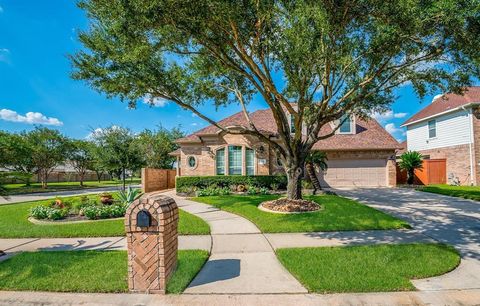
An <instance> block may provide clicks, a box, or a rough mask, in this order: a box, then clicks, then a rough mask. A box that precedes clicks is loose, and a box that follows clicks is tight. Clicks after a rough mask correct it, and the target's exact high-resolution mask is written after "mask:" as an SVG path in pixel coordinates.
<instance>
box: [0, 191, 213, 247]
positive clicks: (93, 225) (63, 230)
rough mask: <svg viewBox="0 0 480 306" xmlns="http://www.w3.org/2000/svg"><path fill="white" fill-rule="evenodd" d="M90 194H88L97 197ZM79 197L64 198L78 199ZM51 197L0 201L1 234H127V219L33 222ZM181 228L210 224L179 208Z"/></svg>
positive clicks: (193, 231) (199, 230)
mask: <svg viewBox="0 0 480 306" xmlns="http://www.w3.org/2000/svg"><path fill="white" fill-rule="evenodd" d="M94 196H96V195H93V196H89V197H94ZM75 198H77V199H78V198H79V197H69V198H64V199H70V200H75ZM51 201H52V199H50V200H43V201H34V202H25V203H17V204H8V205H0V238H47V237H48V238H55V237H56V238H61V237H109V236H125V229H124V220H123V219H117V220H108V219H107V220H98V221H91V222H85V223H71V224H65V223H59V224H48V225H45V224H42V225H38V224H33V223H31V222H30V221H28V216H29V212H30V208H31V207H34V206H38V205H41V204H46V203H49V202H51ZM179 213H180V216H179V225H178V232H179V234H180V235H203V234H209V233H210V227H209V226H208V224H207V223H206V222H205V221H203V220H202V219H200V218H199V217H197V216H194V215H192V214H189V213H187V212H185V211H183V210H181V209H179Z"/></svg>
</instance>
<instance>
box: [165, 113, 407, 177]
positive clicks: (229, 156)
mask: <svg viewBox="0 0 480 306" xmlns="http://www.w3.org/2000/svg"><path fill="white" fill-rule="evenodd" d="M250 117H251V119H252V121H253V123H254V124H255V126H256V127H257V129H258V130H260V131H262V133H265V134H266V135H269V137H271V138H272V139H275V137H276V134H277V128H276V124H275V120H274V119H273V115H272V112H271V110H269V109H267V110H259V111H256V112H253V113H251V114H250ZM219 124H220V125H221V126H225V127H230V128H232V127H235V126H247V121H246V119H245V116H244V114H243V113H241V112H240V113H237V114H234V115H232V116H230V117H228V118H226V119H224V120H222V121H220V122H219ZM337 124H338V123H337ZM334 128H335V125H334V124H333V123H332V124H327V125H325V126H324V127H323V128H322V130H321V132H320V134H321V135H324V134H327V133H329V132H331V131H332V129H334ZM177 143H178V144H179V145H180V148H179V149H178V150H176V151H174V152H172V153H171V154H172V155H175V156H177V164H178V165H179V168H178V173H177V175H179V176H193V175H275V174H282V173H284V172H283V168H282V165H281V161H280V160H279V159H278V158H277V156H276V154H275V153H274V152H273V150H271V149H270V148H269V145H268V144H266V143H262V142H260V141H259V140H258V139H257V138H255V137H253V136H243V135H231V134H225V133H224V132H221V131H220V129H218V128H217V127H215V126H213V125H211V126H208V127H206V128H204V129H201V130H199V131H197V132H195V133H193V134H191V135H189V136H187V137H184V138H181V139H179V140H177ZM397 148H398V142H397V141H396V140H395V139H394V138H393V137H392V136H391V135H390V134H389V133H388V132H387V131H385V130H384V129H383V128H382V127H381V126H380V125H379V124H378V122H377V121H375V120H374V119H371V120H368V121H364V120H362V119H360V118H355V117H352V118H350V120H346V121H344V123H343V124H342V126H341V127H340V128H339V129H338V130H337V133H336V134H335V135H333V136H332V137H330V138H327V139H324V140H321V141H319V142H317V143H316V144H315V145H314V148H313V149H314V150H320V151H324V152H326V153H327V156H328V166H329V167H328V170H327V171H326V173H319V179H320V181H321V183H322V185H323V186H326V187H344V186H361V187H365V186H395V184H396V178H395V176H396V168H395V150H396V149H397Z"/></svg>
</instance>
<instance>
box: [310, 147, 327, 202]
mask: <svg viewBox="0 0 480 306" xmlns="http://www.w3.org/2000/svg"><path fill="white" fill-rule="evenodd" d="M327 160H328V158H327V154H325V152H321V151H311V152H310V154H308V156H307V158H306V159H305V170H306V171H307V174H308V177H309V178H310V181H312V185H313V194H316V193H317V190H322V186H321V185H320V181H319V180H318V177H317V174H316V173H315V170H318V171H325V170H327V168H328V165H327Z"/></svg>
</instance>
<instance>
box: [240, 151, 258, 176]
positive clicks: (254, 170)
mask: <svg viewBox="0 0 480 306" xmlns="http://www.w3.org/2000/svg"><path fill="white" fill-rule="evenodd" d="M243 148H244V149H243V150H244V152H245V175H247V176H254V175H255V174H256V173H257V163H256V162H255V159H256V151H255V149H254V148H250V147H247V146H244V147H243ZM247 150H251V151H252V153H253V156H252V158H253V159H252V163H253V165H252V166H253V173H252V174H248V171H247V169H248V165H247Z"/></svg>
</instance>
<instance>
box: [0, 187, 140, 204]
mask: <svg viewBox="0 0 480 306" xmlns="http://www.w3.org/2000/svg"><path fill="white" fill-rule="evenodd" d="M131 186H132V187H134V188H138V187H140V185H137V184H135V185H131ZM119 190H121V186H112V187H99V188H86V189H79V190H65V191H55V192H41V193H40V192H39V193H26V194H18V195H11V196H8V197H6V198H5V197H0V205H2V204H12V203H20V202H28V201H38V200H46V199H50V198H54V197H57V196H63V197H69V196H75V195H82V194H93V193H100V192H105V191H119Z"/></svg>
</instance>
